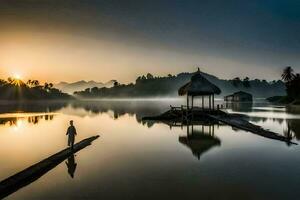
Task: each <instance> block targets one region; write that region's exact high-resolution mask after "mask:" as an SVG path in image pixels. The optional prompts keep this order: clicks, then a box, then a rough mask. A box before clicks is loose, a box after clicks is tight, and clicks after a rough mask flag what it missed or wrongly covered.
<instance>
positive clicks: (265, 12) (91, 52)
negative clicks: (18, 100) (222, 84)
mask: <svg viewBox="0 0 300 200" xmlns="http://www.w3.org/2000/svg"><path fill="white" fill-rule="evenodd" d="M299 55H300V1H298V0H251V1H242V0H239V1H237V0H226V1H223V0H118V1H117V0H63V1H62V0H0V78H5V77H8V76H15V75H19V76H21V77H23V78H24V79H39V80H41V81H50V82H59V81H68V82H71V81H77V80H95V81H102V82H106V81H109V80H111V79H117V80H118V81H119V82H122V83H129V82H134V81H135V79H136V77H137V76H139V75H141V74H146V73H148V72H150V73H152V74H154V75H157V76H164V75H167V74H169V73H171V74H177V73H180V72H192V71H195V70H196V69H197V67H200V69H201V70H202V71H204V72H207V73H210V74H213V75H215V76H218V77H220V78H224V79H230V78H234V77H237V76H240V77H245V76H248V77H250V78H260V79H267V80H273V79H279V78H280V74H281V71H282V69H283V68H284V67H285V66H288V65H289V66H292V67H293V68H294V70H295V71H297V72H300V60H299Z"/></svg>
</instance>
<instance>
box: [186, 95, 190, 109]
mask: <svg viewBox="0 0 300 200" xmlns="http://www.w3.org/2000/svg"><path fill="white" fill-rule="evenodd" d="M186 107H187V110H188V109H189V95H186Z"/></svg>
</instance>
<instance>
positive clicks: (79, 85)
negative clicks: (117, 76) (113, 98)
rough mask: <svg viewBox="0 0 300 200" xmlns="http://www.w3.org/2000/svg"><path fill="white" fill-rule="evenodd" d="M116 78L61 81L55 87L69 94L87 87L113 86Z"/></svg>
mask: <svg viewBox="0 0 300 200" xmlns="http://www.w3.org/2000/svg"><path fill="white" fill-rule="evenodd" d="M115 82H116V80H111V81H108V82H107V83H102V82H96V81H84V80H81V81H77V82H73V83H67V82H60V83H58V84H55V85H54V87H55V88H57V89H59V90H61V91H63V92H65V93H68V94H73V93H74V92H75V91H82V90H85V89H86V88H93V87H97V88H102V87H108V88H109V87H112V86H113V85H114V83H115Z"/></svg>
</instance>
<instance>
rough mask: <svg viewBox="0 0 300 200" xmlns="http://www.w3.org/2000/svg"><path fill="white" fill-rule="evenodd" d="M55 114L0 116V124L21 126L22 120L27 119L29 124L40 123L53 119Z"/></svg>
mask: <svg viewBox="0 0 300 200" xmlns="http://www.w3.org/2000/svg"><path fill="white" fill-rule="evenodd" d="M53 118H54V115H53V114H45V115H33V116H22V117H18V116H17V117H12V116H11V117H10V116H8V117H3V118H0V125H9V126H19V125H20V123H21V122H24V121H26V122H27V123H28V124H38V123H39V122H40V121H43V120H44V121H50V120H53Z"/></svg>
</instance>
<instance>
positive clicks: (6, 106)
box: [0, 101, 69, 113]
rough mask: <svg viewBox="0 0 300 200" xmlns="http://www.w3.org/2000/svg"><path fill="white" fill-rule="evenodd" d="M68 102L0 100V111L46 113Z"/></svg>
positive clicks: (56, 109) (62, 106) (58, 108)
mask: <svg viewBox="0 0 300 200" xmlns="http://www.w3.org/2000/svg"><path fill="white" fill-rule="evenodd" d="M68 104H69V103H68V102H65V101H59V102H56V101H51V102H48V101H32V102H19V103H16V102H3V101H1V102H0V113H20V112H23V113H36V112H39V113H42V112H43V113H48V112H55V111H58V110H60V109H62V108H64V107H66V106H67V105H68Z"/></svg>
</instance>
